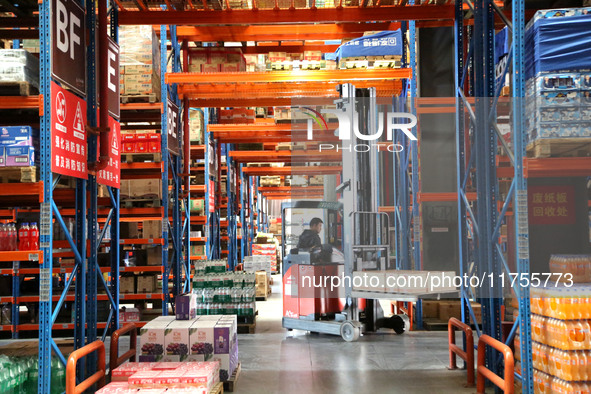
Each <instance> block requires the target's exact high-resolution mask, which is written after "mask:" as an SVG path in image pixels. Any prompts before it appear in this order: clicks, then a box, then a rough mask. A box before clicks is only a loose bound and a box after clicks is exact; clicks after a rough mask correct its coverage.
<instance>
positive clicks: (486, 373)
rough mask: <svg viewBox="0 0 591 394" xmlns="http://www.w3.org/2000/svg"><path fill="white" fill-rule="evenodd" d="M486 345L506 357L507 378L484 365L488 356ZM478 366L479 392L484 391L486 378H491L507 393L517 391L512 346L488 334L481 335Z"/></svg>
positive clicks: (479, 393) (510, 393)
mask: <svg viewBox="0 0 591 394" xmlns="http://www.w3.org/2000/svg"><path fill="white" fill-rule="evenodd" d="M486 345H488V346H490V347H492V348H494V349H496V350H498V351H499V352H501V353H502V354H503V358H504V359H505V379H501V377H500V376H498V375H497V374H495V373H494V372H493V371H491V370H490V369H488V368H486V366H485V365H484V360H485V358H486V357H485V356H486ZM477 365H478V367H477V368H476V375H477V380H476V392H477V393H478V394H483V393H484V379H485V378H486V379H488V380H490V381H491V382H492V383H493V384H494V385H495V386H497V387H498V388H500V389H501V390H503V392H504V393H506V394H513V392H514V391H515V385H514V383H513V381H514V367H515V360H514V359H513V352H512V351H511V348H510V347H509V346H507V345H505V344H504V343H503V342H500V341H497V340H496V339H494V338H493V337H490V336H488V335H481V336H480V339H479V340H478V364H477Z"/></svg>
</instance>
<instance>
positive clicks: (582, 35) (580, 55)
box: [525, 8, 591, 157]
mask: <svg viewBox="0 0 591 394" xmlns="http://www.w3.org/2000/svg"><path fill="white" fill-rule="evenodd" d="M590 28H591V8H575V9H560V10H541V11H538V12H537V13H536V14H535V16H534V18H533V19H532V20H531V21H530V23H528V25H527V28H526V33H525V48H526V52H525V73H526V78H527V83H526V99H525V100H526V102H525V106H526V130H527V137H528V142H538V141H542V140H548V144H551V143H552V141H551V140H553V139H559V138H568V139H570V140H571V141H573V140H574V139H575V138H585V137H591V84H590V83H589V81H590V78H591V74H590V73H589V71H590V70H589V62H588V59H589V56H591V43H590V42H589V40H588V39H587V38H588V31H589V29H590ZM540 143H541V142H540ZM540 143H538V145H539V144H540ZM556 144H558V142H556V143H554V145H555V146H557V145H556ZM532 146H534V145H532ZM529 149H530V151H531V148H529ZM578 150H579V149H578V148H577V147H576V146H569V149H566V153H565V154H568V155H571V156H572V155H577V154H578V153H577V152H578ZM583 150H585V149H584V148H583ZM585 151H586V150H585ZM562 153H563V152H561V151H557V149H556V148H554V149H551V148H537V150H535V151H534V155H535V156H539V157H543V156H551V155H552V156H553V155H560V154H562Z"/></svg>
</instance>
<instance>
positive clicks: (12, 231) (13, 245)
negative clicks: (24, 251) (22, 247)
mask: <svg viewBox="0 0 591 394" xmlns="http://www.w3.org/2000/svg"><path fill="white" fill-rule="evenodd" d="M9 239H10V248H9V250H12V251H15V250H18V249H17V245H18V239H17V232H16V224H15V223H11V224H10V231H9Z"/></svg>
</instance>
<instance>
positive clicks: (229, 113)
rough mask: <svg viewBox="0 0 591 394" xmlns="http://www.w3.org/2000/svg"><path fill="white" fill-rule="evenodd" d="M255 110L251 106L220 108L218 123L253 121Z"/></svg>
mask: <svg viewBox="0 0 591 394" xmlns="http://www.w3.org/2000/svg"><path fill="white" fill-rule="evenodd" d="M255 118H256V112H255V110H254V109H251V108H233V109H220V112H219V119H218V121H219V123H220V124H244V123H254V121H255Z"/></svg>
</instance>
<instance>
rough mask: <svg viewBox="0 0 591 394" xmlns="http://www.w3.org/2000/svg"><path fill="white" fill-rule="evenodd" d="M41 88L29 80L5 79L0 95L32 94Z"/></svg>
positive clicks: (1, 84) (0, 88)
mask: <svg viewBox="0 0 591 394" xmlns="http://www.w3.org/2000/svg"><path fill="white" fill-rule="evenodd" d="M38 92H39V89H37V88H36V87H35V86H33V85H32V84H31V83H29V82H24V81H3V82H0V96H32V95H34V94H37V93H38Z"/></svg>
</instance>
